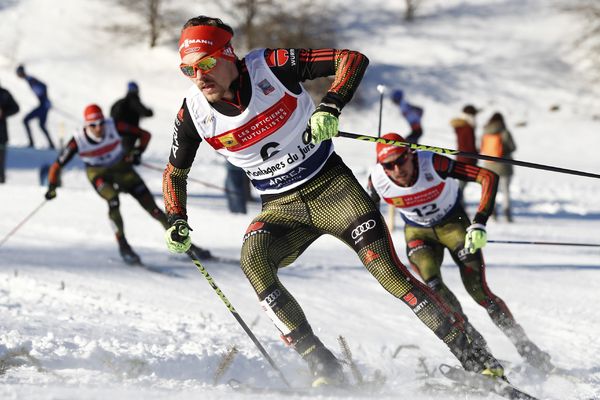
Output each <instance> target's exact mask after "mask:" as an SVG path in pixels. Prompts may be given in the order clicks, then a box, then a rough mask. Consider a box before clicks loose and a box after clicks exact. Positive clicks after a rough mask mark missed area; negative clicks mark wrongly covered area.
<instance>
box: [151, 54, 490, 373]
mask: <svg viewBox="0 0 600 400" xmlns="http://www.w3.org/2000/svg"><path fill="white" fill-rule="evenodd" d="M276 51H277V50H266V51H265V54H264V56H265V59H266V60H267V63H268V65H269V66H270V68H271V71H272V72H273V73H274V75H275V76H276V77H277V78H278V79H279V80H280V81H281V82H282V83H283V84H284V85H285V86H286V87H287V88H288V89H289V90H290V91H292V92H294V93H300V91H301V90H302V88H301V86H300V82H302V81H304V80H307V79H315V78H318V77H326V76H331V75H333V76H334V81H333V83H332V84H331V87H330V89H329V91H328V93H327V94H326V96H325V97H324V98H323V102H324V103H335V104H336V106H337V107H338V108H339V109H342V108H343V106H344V105H345V104H346V103H347V102H348V101H349V100H350V99H351V97H352V95H353V93H354V91H355V89H356V88H357V86H358V84H359V82H360V80H361V78H362V76H363V74H364V71H365V69H366V67H367V63H368V60H367V59H366V57H365V56H363V55H362V54H360V53H358V52H354V51H349V50H335V49H319V50H309V49H294V50H293V52H294V54H297V55H299V57H298V59H297V60H296V62H295V63H293V64H292V63H290V62H287V63H283V64H278V63H274V62H273V54H275V52H276ZM289 51H290V52H291V51H292V50H291V49H289ZM237 66H238V71H239V78H238V79H237V80H235V81H234V82H233V84H232V86H231V89H232V90H233V92H234V97H235V101H234V102H229V101H222V100H221V101H218V102H215V103H212V104H211V106H212V107H213V108H214V109H215V110H217V111H218V112H220V113H222V114H225V115H237V114H239V113H240V112H241V111H242V110H244V108H245V107H246V106H247V105H248V104H249V101H250V93H251V87H250V85H249V83H250V79H249V76H248V72H247V71H246V67H245V65H244V60H239V61H238V64H237ZM307 122H308V121H307ZM201 141H202V138H201V137H200V135H199V133H198V132H197V130H196V128H195V127H194V123H193V121H192V117H191V116H190V113H189V110H188V107H187V105H186V103H185V101H184V103H183V105H182V108H181V110H180V111H179V113H178V117H177V120H176V121H175V132H174V138H173V146H177V157H176V158H175V157H174V156H173V152H171V157H170V159H169V164H168V165H167V168H166V170H165V173H164V180H163V194H164V197H165V205H166V210H167V215H168V217H169V221H171V223H172V222H174V221H175V220H176V219H179V218H184V219H187V212H186V178H187V174H188V172H189V170H190V167H191V165H192V162H193V160H194V157H195V154H196V151H197V149H198V146H199V144H200V142H201ZM262 202H263V208H262V211H261V213H260V214H259V215H258V216H257V217H256V218H255V219H254V220H253V221H252V223H251V224H250V226H249V228H248V230H247V231H246V234H245V236H244V242H243V246H242V251H241V267H242V270H243V272H244V273H245V275H246V277H247V278H248V280H249V281H250V284H251V285H252V287H253V288H254V290H255V292H256V294H257V295H258V298H259V300H260V301H261V303H262V305H263V308H264V309H265V311H267V313H268V314H269V316H270V317H271V319H272V320H273V321H274V322H275V324H276V325H277V327H278V328H279V330H280V331H281V332H282V334H283V337H284V340H285V341H286V342H288V343H289V344H291V345H292V346H293V347H294V348H295V350H296V351H298V352H299V353H300V354H301V355H302V356H306V355H307V354H309V353H310V352H311V351H312V350H313V349H314V348H315V347H316V346H320V345H321V344H320V342H319V340H318V338H316V336H315V335H314V333H313V332H312V329H311V327H310V325H309V324H308V322H307V319H306V316H305V315H304V312H303V311H302V309H301V308H300V305H299V304H298V303H297V301H296V300H295V299H294V298H293V297H292V295H291V294H290V292H289V291H288V290H287V289H286V288H285V287H284V286H283V284H282V283H281V281H280V280H279V278H278V275H277V271H278V268H281V267H284V266H286V265H289V264H290V263H292V262H293V261H294V260H296V258H297V257H298V256H300V254H302V252H303V251H304V250H305V249H306V248H307V247H308V246H309V245H310V244H311V243H312V242H314V241H315V240H316V239H317V238H318V237H319V236H321V235H323V234H330V235H333V236H335V237H337V238H338V239H340V240H341V241H343V242H344V243H346V244H347V245H348V246H350V247H351V248H352V249H354V251H356V253H357V254H358V256H359V258H360V260H361V261H362V262H363V264H364V265H365V267H366V268H367V270H368V271H369V272H370V273H371V274H372V275H373V276H374V277H375V278H376V279H377V280H378V281H379V282H380V284H381V285H382V286H383V287H384V288H385V289H386V290H387V291H388V292H389V293H391V294H392V295H394V296H395V297H397V298H399V299H401V300H402V301H403V302H404V303H405V304H407V305H408V306H409V307H410V308H411V309H412V310H413V312H414V313H415V314H416V315H417V317H418V318H419V319H421V321H422V322H423V323H424V324H425V325H426V326H427V327H429V328H430V329H431V330H432V331H433V332H434V333H435V334H436V335H437V336H438V337H439V338H440V339H441V340H443V341H444V342H445V343H446V344H447V345H448V347H449V348H450V350H451V351H452V352H453V353H454V354H455V355H456V356H457V358H458V359H459V360H460V361H461V362H462V364H463V365H464V366H465V368H467V369H469V370H477V371H479V370H483V369H484V368H486V367H487V366H488V364H493V363H496V360H494V359H493V357H492V356H491V355H490V354H489V353H488V351H487V350H486V349H485V348H483V347H481V346H479V343H475V342H474V341H473V340H472V337H471V336H469V335H468V334H467V333H466V331H465V328H464V326H465V325H464V321H463V319H462V318H461V317H460V316H458V315H456V314H454V313H453V312H451V310H450V309H449V308H448V307H447V306H445V305H443V302H442V301H441V299H439V298H438V296H437V295H435V294H434V293H433V292H432V291H431V290H430V289H429V288H428V287H427V286H426V285H424V284H422V283H420V282H418V280H416V279H413V278H412V277H411V274H410V272H409V271H408V270H407V269H406V267H405V266H404V265H402V263H401V262H400V260H399V259H398V257H397V255H396V253H395V251H394V248H393V245H392V241H391V238H390V235H389V232H388V230H387V228H386V225H385V222H384V220H383V217H382V216H381V213H380V212H379V210H378V209H377V208H376V206H375V204H374V203H373V201H372V200H371V199H370V198H369V196H368V194H367V192H366V191H365V190H364V189H363V188H362V187H361V185H360V184H359V182H358V181H357V180H356V178H355V177H354V175H353V174H352V172H351V171H350V169H349V168H348V167H347V166H346V165H345V164H344V163H343V161H342V160H341V158H340V157H339V156H338V155H336V154H335V153H333V154H332V155H331V156H330V157H329V159H328V160H327V161H326V163H325V165H324V166H323V168H322V169H321V170H320V171H319V172H318V173H317V175H316V176H315V177H313V178H311V179H310V180H309V181H308V182H306V183H304V184H303V185H301V186H299V187H298V188H295V189H291V190H289V191H286V192H284V193H279V194H272V195H263V196H262ZM332 307H335V304H332Z"/></svg>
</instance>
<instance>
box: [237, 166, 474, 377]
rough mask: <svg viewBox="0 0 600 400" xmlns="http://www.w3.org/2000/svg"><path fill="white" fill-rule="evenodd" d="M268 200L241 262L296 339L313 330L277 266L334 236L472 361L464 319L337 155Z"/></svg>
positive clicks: (262, 298)
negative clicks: (410, 259)
mask: <svg viewBox="0 0 600 400" xmlns="http://www.w3.org/2000/svg"><path fill="white" fill-rule="evenodd" d="M263 201H264V202H263V209H262V212H261V213H260V214H259V215H258V216H257V217H256V218H255V219H254V220H253V221H252V223H251V224H250V226H249V228H248V230H247V232H246V235H245V237H244V244H243V247H242V258H241V265H242V269H243V271H244V273H245V274H246V276H247V277H248V279H249V281H250V283H251V285H252V287H253V288H254V290H255V291H256V293H257V295H258V297H259V300H260V301H261V302H262V305H263V308H264V309H265V311H267V313H269V314H270V316H271V318H272V319H273V320H274V322H275V324H276V325H277V326H278V328H279V330H280V331H281V332H282V333H283V334H284V336H285V337H287V338H288V340H289V341H290V342H295V341H297V340H298V339H300V338H301V336H303V334H305V333H306V332H307V331H310V329H307V326H308V323H307V321H306V317H305V315H304V312H303V311H302V309H301V308H300V305H299V304H298V302H297V301H296V300H295V299H294V298H293V297H292V295H291V294H290V293H289V292H288V290H287V289H286V288H285V287H284V285H283V284H282V283H281V281H280V280H279V278H278V276H277V271H278V269H279V268H281V267H284V266H286V265H289V264H290V263H292V262H293V261H294V260H296V258H297V257H298V256H299V255H300V254H302V252H303V251H304V250H305V249H306V248H307V247H308V246H309V245H310V244H311V243H312V242H314V241H315V240H316V239H317V238H318V237H319V236H321V235H323V234H330V235H333V236H335V237H337V238H338V239H340V240H342V241H343V242H344V243H346V244H347V245H348V246H350V247H351V248H352V249H354V250H355V251H356V253H357V254H358V256H359V258H360V260H361V261H362V263H363V264H364V265H365V267H366V268H367V270H368V271H369V272H370V273H371V274H372V275H373V276H374V277H375V278H376V279H377V280H378V281H379V283H380V284H381V285H382V286H383V287H384V288H385V289H386V290H387V291H388V292H389V293H391V294H392V295H394V296H395V297H397V298H399V299H401V300H402V301H403V302H404V303H405V304H407V305H408V306H409V307H410V308H411V309H412V310H413V312H414V313H415V314H416V315H417V317H418V318H419V319H420V320H421V321H422V322H423V323H424V324H425V325H427V327H429V329H431V330H432V331H433V332H434V333H435V334H436V335H437V336H438V337H439V338H440V339H442V340H443V341H444V342H445V343H446V344H447V345H448V346H449V347H450V349H451V351H452V352H453V353H454V354H455V355H457V357H458V358H459V359H460V360H461V361H463V363H464V361H467V364H468V360H467V359H468V358H469V356H468V354H471V351H469V350H470V349H469V348H468V347H469V346H470V344H468V342H469V341H470V338H467V337H466V336H465V333H464V331H463V325H462V319H461V318H460V317H457V316H455V315H454V314H453V313H452V312H451V311H450V310H449V309H448V308H446V306H444V305H443V304H442V303H441V302H440V301H439V299H438V298H437V296H436V295H435V294H434V293H432V292H431V291H430V290H429V289H428V288H427V287H426V286H425V285H423V284H422V283H421V282H419V281H418V280H417V279H414V278H413V277H412V276H411V274H410V272H409V271H408V270H407V269H406V267H405V266H404V265H403V264H402V263H401V262H400V260H399V259H398V257H397V255H396V253H395V251H394V249H393V245H392V241H391V239H390V235H389V232H388V230H387V227H386V224H385V221H384V219H383V217H382V216H381V214H380V212H379V211H378V209H377V208H376V206H375V204H374V203H373V201H372V200H371V199H370V197H369V196H368V194H367V193H366V192H365V190H364V189H363V188H362V187H361V186H360V184H359V183H358V181H357V180H356V179H355V177H354V176H353V174H352V172H351V171H350V170H349V169H348V167H346V166H345V165H344V164H343V162H342V161H341V159H340V158H339V157H338V156H337V155H335V154H334V155H332V157H331V158H330V159H329V161H328V162H327V164H326V165H325V166H324V167H323V170H322V171H321V172H320V173H319V175H318V176H317V177H316V178H314V179H312V180H311V181H310V182H308V183H307V184H305V185H304V186H301V187H300V188H299V189H294V190H292V191H291V193H289V194H282V195H276V196H264V197H263ZM297 350H299V352H301V353H302V350H306V351H309V349H297ZM473 350H474V349H473ZM476 351H482V349H477V350H476ZM469 369H479V368H478V366H470V368H469Z"/></svg>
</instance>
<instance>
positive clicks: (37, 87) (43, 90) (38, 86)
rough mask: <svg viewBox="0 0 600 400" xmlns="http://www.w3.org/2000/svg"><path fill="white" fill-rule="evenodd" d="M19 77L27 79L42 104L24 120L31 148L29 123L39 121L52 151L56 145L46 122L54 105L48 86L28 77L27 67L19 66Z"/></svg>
mask: <svg viewBox="0 0 600 400" xmlns="http://www.w3.org/2000/svg"><path fill="white" fill-rule="evenodd" d="M17 76H18V77H19V78H21V79H25V80H26V81H27V83H29V86H30V87H31V90H32V91H33V93H35V96H36V97H37V98H38V100H39V102H40V104H39V105H38V106H37V107H36V108H34V109H33V110H31V111H30V112H29V114H27V115H26V116H25V118H24V119H23V124H24V125H25V130H26V131H27V137H28V138H29V147H33V137H32V136H31V128H29V121H31V120H32V119H36V118H37V119H38V121H39V123H40V129H41V130H42V132H44V135H46V139H48V144H49V145H50V148H51V149H54V143H53V142H52V138H51V137H50V132H48V129H47V128H46V120H47V119H48V111H49V110H50V108H51V107H52V103H50V99H49V98H48V87H47V86H46V84H45V83H44V82H42V81H40V80H39V79H36V78H34V77H33V76H31V75H27V73H26V72H25V67H24V66H23V65H19V66H18V67H17Z"/></svg>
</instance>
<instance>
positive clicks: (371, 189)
mask: <svg viewBox="0 0 600 400" xmlns="http://www.w3.org/2000/svg"><path fill="white" fill-rule="evenodd" d="M367 193H368V194H369V197H370V198H371V200H373V202H374V203H375V204H376V205H377V207H378V208H379V203H381V196H379V193H377V191H376V190H375V187H374V186H373V181H372V180H371V175H369V180H368V183H367Z"/></svg>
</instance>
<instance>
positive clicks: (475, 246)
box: [465, 224, 487, 254]
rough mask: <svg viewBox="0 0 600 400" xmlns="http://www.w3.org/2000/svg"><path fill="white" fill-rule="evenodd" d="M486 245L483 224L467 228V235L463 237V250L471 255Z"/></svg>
mask: <svg viewBox="0 0 600 400" xmlns="http://www.w3.org/2000/svg"><path fill="white" fill-rule="evenodd" d="M486 243H487V233H486V231H485V225H483V224H471V226H469V227H468V228H467V235H466V236H465V249H467V251H468V252H469V253H471V254H473V253H475V252H476V251H477V250H479V249H481V248H482V247H483V246H485V244H486Z"/></svg>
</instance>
